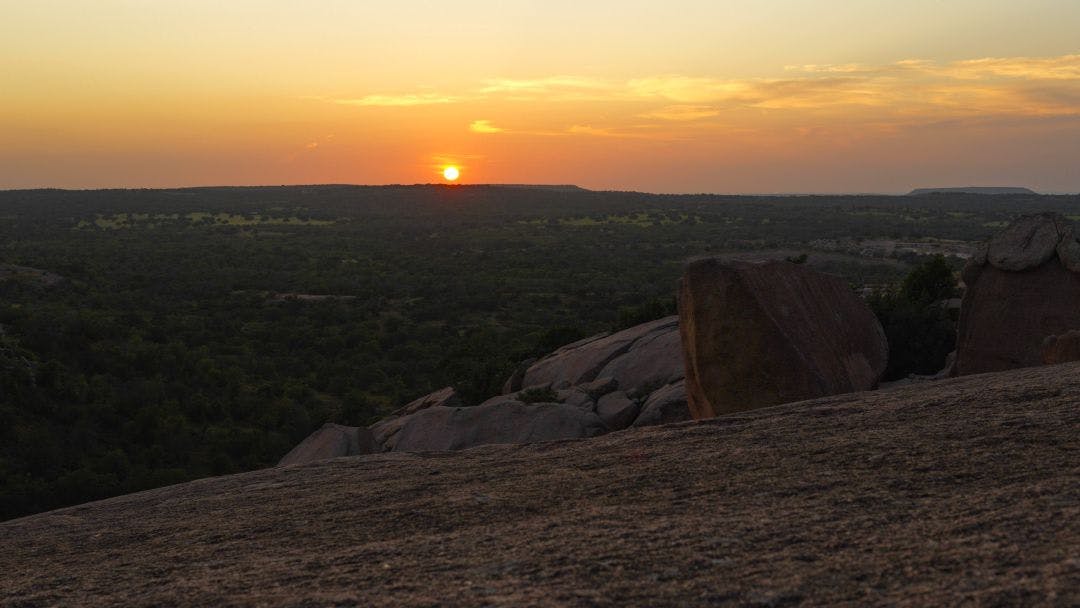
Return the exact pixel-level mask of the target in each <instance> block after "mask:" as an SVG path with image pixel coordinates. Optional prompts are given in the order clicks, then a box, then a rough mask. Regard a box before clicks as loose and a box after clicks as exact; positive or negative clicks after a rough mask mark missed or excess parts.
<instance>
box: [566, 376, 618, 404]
mask: <svg viewBox="0 0 1080 608" xmlns="http://www.w3.org/2000/svg"><path fill="white" fill-rule="evenodd" d="M576 388H577V389H579V390H582V391H585V392H586V393H588V394H589V396H590V397H592V398H593V399H599V398H600V397H603V396H604V395H606V394H608V393H610V392H611V391H614V390H616V389H618V388H619V381H618V380H616V379H614V378H612V377H610V376H601V377H600V378H597V379H596V380H593V381H592V382H586V383H585V384H579V385H578V386H577V387H576Z"/></svg>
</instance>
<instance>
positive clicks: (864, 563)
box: [0, 363, 1080, 608]
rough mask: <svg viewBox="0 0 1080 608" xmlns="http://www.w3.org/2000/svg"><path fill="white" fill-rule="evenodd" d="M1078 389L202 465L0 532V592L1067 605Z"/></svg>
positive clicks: (126, 601)
mask: <svg viewBox="0 0 1080 608" xmlns="http://www.w3.org/2000/svg"><path fill="white" fill-rule="evenodd" d="M1077 403H1080V363H1072V364H1065V365H1064V366H1054V367H1035V368H1029V369H1023V370H1015V371H1010V372H1005V373H1002V374H991V375H985V376H978V377H965V378H956V379H950V380H943V381H941V382H929V383H926V384H921V385H915V386H911V387H905V388H898V389H894V390H892V391H888V392H870V393H861V394H858V395H844V396H840V397H829V398H825V399H820V400H816V401H809V402H802V403H792V404H788V405H782V406H779V407H776V408H770V409H767V410H757V411H753V412H744V413H740V414H735V415H731V416H725V417H723V418H718V419H715V420H709V421H701V422H690V423H686V424H681V425H677V426H668V427H647V428H640V429H630V430H627V431H623V432H621V433H611V434H608V435H605V436H603V437H598V438H596V439H590V440H587V441H568V442H560V443H554V444H550V443H549V444H538V445H531V446H487V447H481V448H476V449H473V450H469V451H468V452H457V453H449V454H436V455H433V454H424V455H419V454H406V453H387V454H375V455H371V456H366V457H364V458H363V459H361V460H352V459H338V460H328V461H324V462H320V463H317V464H312V465H309V466H306V467H304V468H303V469H302V470H301V469H298V468H274V469H265V470H261V471H253V472H250V473H241V474H238V475H226V476H223V477H216V478H212V479H201V480H198V481H193V482H190V483H183V484H178V485H172V486H168V487H163V488H158V489H154V490H148V491H145V492H139V493H137V494H130V495H127V496H118V497H115V498H110V499H108V500H102V501H97V502H93V503H88V504H85V505H80V506H77V507H71V508H67V509H61V510H58V511H52V512H50V513H43V514H40V515H34V516H30V517H24V518H21V519H16V520H12V521H6V522H0V546H2V547H3V550H2V551H0V605H4V606H9V605H10V606H12V607H15V606H26V607H29V606H78V607H79V608H98V607H105V606H235V607H238V608H239V607H255V606H264V607H265V606H332V605H339V606H365V607H366V606H372V607H378V608H384V607H390V606H394V607H412V606H417V607H419V606H427V607H430V606H447V607H459V606H461V607H464V606H493V607H502V606H505V607H521V606H530V607H533V606H535V607H541V606H593V605H595V606H732V607H737V606H739V607H741V606H746V607H749V606H895V607H897V608H916V607H923V606H927V605H932V606H1048V607H1049V606H1062V607H1065V606H1078V605H1080V584H1078V583H1077V574H1078V572H1077V548H1078V547H1080V513H1078V506H1077V505H1078V504H1080V496H1078V495H1077V492H1078V490H1077V457H1076V448H1077V428H1078V427H1080V408H1078V407H1077ZM928 539H932V540H933V542H928Z"/></svg>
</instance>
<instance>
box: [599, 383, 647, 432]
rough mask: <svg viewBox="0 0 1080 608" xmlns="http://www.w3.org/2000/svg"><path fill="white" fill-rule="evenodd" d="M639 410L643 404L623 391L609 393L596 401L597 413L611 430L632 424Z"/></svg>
mask: <svg viewBox="0 0 1080 608" xmlns="http://www.w3.org/2000/svg"><path fill="white" fill-rule="evenodd" d="M639 411H641V406H640V405H638V403H637V402H636V401H634V400H633V399H631V398H629V397H627V396H626V393H624V392H622V391H615V392H614V393H608V394H606V395H604V396H603V397H601V398H600V400H599V401H597V402H596V415H597V416H599V417H600V421H601V422H603V423H604V426H606V427H607V428H608V430H610V431H617V430H620V429H625V428H626V427H628V426H630V424H631V423H633V422H634V419H635V418H637V415H638V412H639Z"/></svg>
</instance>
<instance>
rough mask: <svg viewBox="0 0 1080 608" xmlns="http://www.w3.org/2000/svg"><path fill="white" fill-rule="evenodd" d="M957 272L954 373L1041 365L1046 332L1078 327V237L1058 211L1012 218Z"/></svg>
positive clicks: (1050, 333)
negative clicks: (960, 288)
mask: <svg viewBox="0 0 1080 608" xmlns="http://www.w3.org/2000/svg"><path fill="white" fill-rule="evenodd" d="M962 276H963V280H964V283H965V285H966V290H965V292H964V299H963V303H962V305H961V308H960V323H959V327H958V332H957V345H956V367H955V373H956V374H957V375H966V374H978V373H983V372H993V371H1002V370H1007V369H1013V368H1018V367H1029V366H1033V365H1040V364H1042V363H1043V350H1044V347H1043V342H1044V340H1046V339H1047V337H1048V336H1054V335H1059V334H1064V333H1065V332H1068V331H1069V330H1072V329H1075V328H1080V243H1078V242H1077V240H1076V237H1075V233H1074V231H1073V228H1072V226H1071V225H1070V224H1069V223H1068V221H1066V220H1065V218H1063V217H1062V216H1060V215H1057V214H1053V213H1043V214H1037V215H1028V216H1023V217H1020V218H1018V219H1017V220H1016V221H1015V222H1013V223H1012V224H1010V225H1009V227H1007V228H1006V229H1005V230H1003V231H1002V232H1001V233H999V234H997V235H996V236H994V237H993V238H992V239H991V240H990V242H989V243H988V244H987V245H986V247H984V248H983V249H982V250H980V251H979V252H978V253H977V254H976V255H975V256H973V257H972V259H971V260H970V261H969V262H968V264H967V266H965V268H964V272H963V275H962Z"/></svg>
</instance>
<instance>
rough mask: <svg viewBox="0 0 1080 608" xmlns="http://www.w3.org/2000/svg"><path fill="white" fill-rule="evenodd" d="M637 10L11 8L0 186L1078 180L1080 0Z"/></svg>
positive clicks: (64, 2)
mask: <svg viewBox="0 0 1080 608" xmlns="http://www.w3.org/2000/svg"><path fill="white" fill-rule="evenodd" d="M614 4H615V3H606V2H589V3H583V2H580V1H574V2H571V1H569V0H547V1H545V2H539V1H525V0H505V1H495V0H462V1H460V2H455V3H431V2H422V1H419V0H402V1H399V2H393V3H390V2H378V3H377V2H354V1H347V0H324V1H321V2H317V3H299V2H290V1H286V0H232V1H230V2H218V1H211V0H185V1H181V0H160V1H157V2H139V1H136V0H96V1H95V2H83V1H77V0H41V1H36V2H12V3H9V4H8V5H7V6H6V7H5V9H4V18H3V19H2V20H0V92H2V93H0V188H22V187H42V186H50V187H154V186H161V187H170V186H190V185H217V184H290V183H363V184H370V183H417V182H428V181H440V180H439V179H438V177H442V178H444V179H445V180H448V181H454V178H451V177H450V176H449V175H446V174H443V175H441V176H440V175H439V174H441V173H442V172H443V169H445V168H446V167H448V166H450V165H455V166H458V167H466V168H467V169H468V181H469V182H470V183H515V182H520V183H559V184H563V183H574V184H578V185H581V186H584V187H587V188H601V189H605V188H609V189H620V190H631V189H634V190H645V191H653V192H904V191H907V190H909V189H911V188H914V187H931V186H946V185H960V186H963V185H1015V186H1028V187H1033V188H1035V189H1037V190H1041V191H1058V192H1077V191H1080V170H1077V168H1076V162H1075V159H1076V158H1078V157H1080V42H1078V37H1077V34H1076V31H1077V28H1076V24H1078V23H1080V2H1076V1H1075V0H1026V1H1022V2H1021V1H1015V2H1011V1H1008V0H1003V1H1001V2H993V3H988V2H985V0H949V1H947V2H943V1H941V0H906V1H905V2H896V1H893V0H761V1H760V2H717V1H715V0H681V1H680V0H672V1H671V2H664V3H658V2H653V1H647V0H624V1H622V2H619V3H617V4H618V10H617V11H616V10H612V7H613V6H614ZM448 66H452V67H448ZM434 172H437V173H434Z"/></svg>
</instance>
